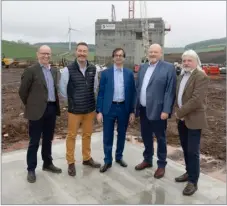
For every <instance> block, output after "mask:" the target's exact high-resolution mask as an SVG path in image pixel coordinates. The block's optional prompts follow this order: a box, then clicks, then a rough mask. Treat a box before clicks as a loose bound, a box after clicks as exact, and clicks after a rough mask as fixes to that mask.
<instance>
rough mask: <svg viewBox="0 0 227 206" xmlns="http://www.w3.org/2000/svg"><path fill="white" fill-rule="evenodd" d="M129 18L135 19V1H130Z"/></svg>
mask: <svg viewBox="0 0 227 206" xmlns="http://www.w3.org/2000/svg"><path fill="white" fill-rule="evenodd" d="M128 18H129V19H134V18H135V0H132V1H128Z"/></svg>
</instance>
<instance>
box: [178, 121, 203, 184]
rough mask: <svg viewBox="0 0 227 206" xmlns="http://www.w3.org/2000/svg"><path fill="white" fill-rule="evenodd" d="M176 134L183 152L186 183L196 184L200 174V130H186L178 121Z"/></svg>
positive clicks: (183, 124)
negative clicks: (186, 176)
mask: <svg viewBox="0 0 227 206" xmlns="http://www.w3.org/2000/svg"><path fill="white" fill-rule="evenodd" d="M178 132H179V136H180V142H181V146H182V149H183V152H184V160H185V165H186V171H187V173H188V181H189V182H192V183H194V184H197V182H198V179H199V173H200V138H201V129H188V128H187V127H186V125H185V122H184V121H179V123H178Z"/></svg>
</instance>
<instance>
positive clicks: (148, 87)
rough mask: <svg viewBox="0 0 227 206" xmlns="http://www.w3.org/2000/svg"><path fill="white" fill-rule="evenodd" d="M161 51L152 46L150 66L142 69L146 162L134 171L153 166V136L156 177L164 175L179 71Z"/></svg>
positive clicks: (140, 102)
mask: <svg viewBox="0 0 227 206" xmlns="http://www.w3.org/2000/svg"><path fill="white" fill-rule="evenodd" d="M161 57H162V48H161V46H160V45H159V44H153V45H151V46H150V48H149V52H148V58H149V62H148V63H145V64H143V65H142V66H141V67H140V70H139V74H138V79H137V85H136V87H137V95H138V96H137V112H136V113H137V114H138V113H139V115H140V124H141V136H142V139H143V142H144V146H145V150H144V152H143V156H144V160H143V162H142V163H140V164H138V165H137V166H136V167H135V169H136V170H143V169H145V168H148V167H152V166H153V162H152V161H153V154H154V148H153V134H154V135H155V136H156V138H157V143H158V151H157V155H158V161H157V164H158V169H157V170H156V172H155V174H154V177H155V178H162V177H163V176H164V174H165V166H166V164H167V162H166V156H167V149H166V134H165V132H166V128H167V119H168V118H169V117H170V115H171V113H172V108H173V104H174V100H175V92H176V71H175V67H174V65H173V64H170V63H168V62H165V61H162V60H161Z"/></svg>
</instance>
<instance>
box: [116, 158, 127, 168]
mask: <svg viewBox="0 0 227 206" xmlns="http://www.w3.org/2000/svg"><path fill="white" fill-rule="evenodd" d="M116 163H118V164H119V165H121V166H122V167H127V166H128V165H127V163H126V162H125V161H124V160H116Z"/></svg>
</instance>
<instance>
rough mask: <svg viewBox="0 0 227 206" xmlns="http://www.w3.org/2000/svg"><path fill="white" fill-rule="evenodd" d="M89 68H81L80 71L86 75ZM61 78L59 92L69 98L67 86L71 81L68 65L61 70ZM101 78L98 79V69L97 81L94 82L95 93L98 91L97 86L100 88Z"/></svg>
mask: <svg viewBox="0 0 227 206" xmlns="http://www.w3.org/2000/svg"><path fill="white" fill-rule="evenodd" d="M86 70H87V68H86V67H85V68H81V67H80V71H81V72H82V74H83V75H84V76H85V72H86ZM60 74H61V76H60V80H59V92H60V94H61V96H62V97H64V98H67V86H68V82H69V70H68V68H67V67H64V68H63V69H61V70H60ZM98 84H99V80H98V71H97V69H96V74H95V82H94V93H95V94H96V93H97V88H98Z"/></svg>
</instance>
